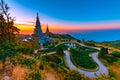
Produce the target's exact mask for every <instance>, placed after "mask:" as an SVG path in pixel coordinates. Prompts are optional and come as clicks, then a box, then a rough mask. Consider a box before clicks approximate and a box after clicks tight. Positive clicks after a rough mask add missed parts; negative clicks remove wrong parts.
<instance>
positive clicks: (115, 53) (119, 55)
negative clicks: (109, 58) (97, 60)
mask: <svg viewBox="0 0 120 80" xmlns="http://www.w3.org/2000/svg"><path fill="white" fill-rule="evenodd" d="M112 55H113V56H115V57H119V58H120V52H117V51H114V52H112Z"/></svg>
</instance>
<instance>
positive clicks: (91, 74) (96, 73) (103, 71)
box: [48, 43, 108, 78]
mask: <svg viewBox="0 0 120 80" xmlns="http://www.w3.org/2000/svg"><path fill="white" fill-rule="evenodd" d="M77 44H79V45H81V46H85V47H89V48H94V49H97V50H100V48H98V47H92V46H87V45H84V44H81V43H77ZM54 53H55V52H51V53H48V54H54ZM64 53H65V56H66V62H67V64H68V66H69V68H70V69H75V70H77V71H78V72H80V73H82V74H84V75H86V76H88V77H90V78H94V77H96V76H99V75H100V74H105V75H108V69H107V68H106V67H105V66H104V65H103V64H102V63H101V62H100V61H99V59H98V52H94V53H92V58H93V60H94V61H95V62H96V63H97V64H98V67H99V69H98V70H97V71H94V72H89V71H85V70H82V69H80V68H77V67H76V66H75V65H74V64H73V63H72V61H71V59H70V53H69V51H68V50H66V51H64ZM88 66H89V65H88Z"/></svg>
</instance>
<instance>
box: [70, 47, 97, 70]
mask: <svg viewBox="0 0 120 80" xmlns="http://www.w3.org/2000/svg"><path fill="white" fill-rule="evenodd" d="M70 55H71V56H70V57H71V60H72V62H73V63H74V64H75V65H77V66H78V67H79V66H80V67H83V68H86V69H96V68H97V64H96V63H95V62H94V61H93V59H92V58H91V57H90V56H89V53H88V52H86V51H81V52H79V51H77V50H75V49H72V48H71V50H70Z"/></svg>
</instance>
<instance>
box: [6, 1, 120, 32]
mask: <svg viewBox="0 0 120 80" xmlns="http://www.w3.org/2000/svg"><path fill="white" fill-rule="evenodd" d="M5 1H6V2H7V3H8V5H9V6H10V7H11V9H10V13H11V15H12V16H15V18H16V21H15V23H17V24H18V25H17V26H18V28H20V29H21V30H28V29H29V30H31V32H33V28H34V25H35V24H34V22H35V21H36V13H37V12H38V13H39V16H40V22H41V23H42V25H44V27H45V26H46V25H47V24H48V25H49V28H50V30H51V31H52V32H54V31H56V32H67V31H76V30H77V31H80V30H103V29H120V0H5ZM19 24H23V25H19ZM44 30H45V28H44ZM29 32H30V31H29Z"/></svg>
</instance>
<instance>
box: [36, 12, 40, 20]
mask: <svg viewBox="0 0 120 80" xmlns="http://www.w3.org/2000/svg"><path fill="white" fill-rule="evenodd" d="M36 18H37V20H39V13H38V12H37V17H36Z"/></svg>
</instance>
